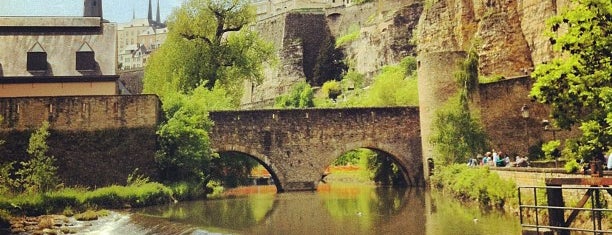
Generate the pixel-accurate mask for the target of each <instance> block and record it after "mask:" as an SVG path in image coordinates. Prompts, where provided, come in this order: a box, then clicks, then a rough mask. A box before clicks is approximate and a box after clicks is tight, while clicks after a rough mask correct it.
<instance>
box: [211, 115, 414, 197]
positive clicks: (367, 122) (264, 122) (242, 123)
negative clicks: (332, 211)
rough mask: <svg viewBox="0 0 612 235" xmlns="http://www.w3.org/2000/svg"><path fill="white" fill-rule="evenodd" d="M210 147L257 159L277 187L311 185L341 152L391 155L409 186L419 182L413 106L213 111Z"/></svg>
mask: <svg viewBox="0 0 612 235" xmlns="http://www.w3.org/2000/svg"><path fill="white" fill-rule="evenodd" d="M210 117H211V119H212V120H213V121H214V122H215V125H214V127H213V129H212V131H211V136H210V137H211V142H212V143H213V148H214V149H215V151H217V152H219V153H223V152H238V153H243V154H247V155H249V156H251V157H253V158H255V159H257V160H258V161H259V162H260V163H261V164H262V165H264V166H265V167H266V169H267V170H268V171H269V172H270V173H271V174H272V177H273V178H274V182H275V184H276V186H277V188H278V191H279V192H282V191H295V190H314V189H315V188H316V184H317V182H318V181H319V180H320V179H321V175H322V174H323V172H324V170H325V168H326V167H327V166H328V165H330V164H331V163H332V162H333V161H334V160H335V159H336V158H338V157H339V156H340V155H342V154H343V153H345V152H348V151H350V150H353V149H357V148H369V149H372V150H375V151H379V152H384V153H387V154H389V155H391V156H393V158H394V160H395V161H396V162H397V163H398V165H400V166H401V168H402V171H403V173H404V176H405V178H406V181H407V182H408V184H409V185H410V186H423V185H424V177H423V160H422V158H421V156H422V154H421V135H420V126H419V110H418V108H413V107H396V108H351V109H292V110H249V111H216V112H211V113H210Z"/></svg>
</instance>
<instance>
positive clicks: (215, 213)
mask: <svg viewBox="0 0 612 235" xmlns="http://www.w3.org/2000/svg"><path fill="white" fill-rule="evenodd" d="M134 217H135V218H138V220H135V222H134V223H146V221H147V219H146V218H150V220H156V222H154V223H155V224H160V222H159V221H157V220H163V221H167V222H168V223H173V224H176V225H177V226H180V227H181V228H183V229H185V228H188V227H189V228H199V229H203V230H206V231H211V232H220V233H232V234H520V227H518V219H517V218H515V217H504V216H502V215H500V214H497V213H493V214H485V213H482V212H481V211H480V210H478V209H477V208H473V207H465V206H462V205H461V204H460V203H458V202H456V201H454V200H451V199H448V198H446V197H444V196H441V195H439V194H436V193H433V194H431V196H430V193H429V192H427V191H425V190H424V189H420V188H412V189H411V188H408V189H406V188H404V189H395V188H380V187H373V186H342V185H338V186H333V185H321V186H320V187H319V191H317V192H295V193H282V194H269V193H268V194H250V195H248V196H245V197H239V198H230V199H220V200H207V201H194V202H182V203H178V204H175V205H169V206H161V207H150V208H145V209H141V210H139V211H137V215H135V216H134ZM474 218H477V219H478V221H479V222H477V223H474ZM166 227H167V226H166ZM183 231H189V230H183ZM151 232H152V233H155V231H151ZM506 232H507V233H506Z"/></svg>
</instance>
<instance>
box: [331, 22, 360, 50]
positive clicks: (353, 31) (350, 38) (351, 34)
mask: <svg viewBox="0 0 612 235" xmlns="http://www.w3.org/2000/svg"><path fill="white" fill-rule="evenodd" d="M360 33H361V28H360V27H359V26H358V25H351V26H350V27H349V29H348V33H347V34H345V35H343V36H340V37H339V38H338V39H336V48H340V47H343V46H345V45H347V44H349V43H351V42H354V41H355V40H357V39H359V36H360Z"/></svg>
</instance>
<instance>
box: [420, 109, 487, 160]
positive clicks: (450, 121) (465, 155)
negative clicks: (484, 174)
mask: <svg viewBox="0 0 612 235" xmlns="http://www.w3.org/2000/svg"><path fill="white" fill-rule="evenodd" d="M433 129H434V130H433V133H432V135H431V139H430V141H431V142H432V143H434V144H435V151H436V153H437V155H436V157H435V160H436V162H437V163H438V164H444V165H446V164H452V163H460V162H467V160H468V159H469V158H470V157H473V156H476V155H477V154H478V153H482V152H484V150H485V149H487V144H486V143H487V138H486V134H485V132H484V129H483V128H482V126H481V125H480V122H479V120H478V119H477V118H475V117H473V116H472V114H471V113H470V112H469V110H465V109H464V108H463V105H461V102H459V98H457V97H455V98H452V99H450V100H449V102H448V103H447V104H446V105H445V106H444V107H443V108H441V109H440V110H439V111H438V112H437V113H436V117H435V119H434V121H433Z"/></svg>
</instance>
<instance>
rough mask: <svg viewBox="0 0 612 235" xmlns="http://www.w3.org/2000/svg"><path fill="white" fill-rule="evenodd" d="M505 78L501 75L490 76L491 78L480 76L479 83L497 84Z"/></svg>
mask: <svg viewBox="0 0 612 235" xmlns="http://www.w3.org/2000/svg"><path fill="white" fill-rule="evenodd" d="M504 79H505V77H504V76H503V75H500V74H496V75H491V76H486V77H485V76H481V77H479V79H478V80H479V83H493V82H499V81H501V80H504Z"/></svg>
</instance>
